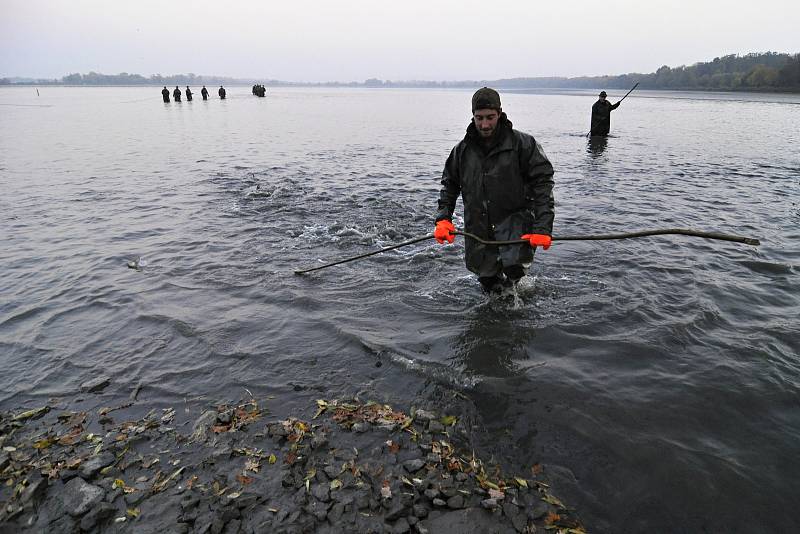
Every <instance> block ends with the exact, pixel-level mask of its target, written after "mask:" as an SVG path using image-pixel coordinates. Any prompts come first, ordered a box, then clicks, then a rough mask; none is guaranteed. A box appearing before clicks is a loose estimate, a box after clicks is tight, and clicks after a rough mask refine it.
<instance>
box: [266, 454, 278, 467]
mask: <svg viewBox="0 0 800 534" xmlns="http://www.w3.org/2000/svg"><path fill="white" fill-rule="evenodd" d="M267 461H268V462H269V463H270V465H272V464H274V463H275V462H277V461H278V458H277V457H276V456H275V455H274V454H270V455H269V458H267Z"/></svg>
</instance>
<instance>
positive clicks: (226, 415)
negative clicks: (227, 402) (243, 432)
mask: <svg viewBox="0 0 800 534" xmlns="http://www.w3.org/2000/svg"><path fill="white" fill-rule="evenodd" d="M232 418H233V414H232V413H231V411H230V410H228V411H225V412H220V413H218V414H217V421H219V422H220V424H222V425H227V424H229V423H230V422H231V419H232Z"/></svg>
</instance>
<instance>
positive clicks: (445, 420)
mask: <svg viewBox="0 0 800 534" xmlns="http://www.w3.org/2000/svg"><path fill="white" fill-rule="evenodd" d="M439 422H440V423H442V424H443V425H444V426H453V425H454V424H456V423H457V422H458V418H457V417H456V416H455V415H445V416H444V417H442V418H441V419H439Z"/></svg>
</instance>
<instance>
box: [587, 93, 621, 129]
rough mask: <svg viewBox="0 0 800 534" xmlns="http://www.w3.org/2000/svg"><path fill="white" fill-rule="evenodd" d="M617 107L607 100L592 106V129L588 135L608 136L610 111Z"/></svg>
mask: <svg viewBox="0 0 800 534" xmlns="http://www.w3.org/2000/svg"><path fill="white" fill-rule="evenodd" d="M618 107H619V102H617V103H616V104H612V103H611V102H609V101H608V100H602V99H600V100H598V101H597V102H595V103H594V105H593V106H592V128H591V130H590V132H589V135H608V132H609V130H611V111H612V110H615V109H617V108H618Z"/></svg>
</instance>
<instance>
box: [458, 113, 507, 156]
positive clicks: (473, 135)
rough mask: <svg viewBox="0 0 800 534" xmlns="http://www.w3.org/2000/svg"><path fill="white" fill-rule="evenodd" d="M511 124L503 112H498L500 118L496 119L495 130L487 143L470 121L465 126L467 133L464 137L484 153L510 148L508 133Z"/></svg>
mask: <svg viewBox="0 0 800 534" xmlns="http://www.w3.org/2000/svg"><path fill="white" fill-rule="evenodd" d="M513 126H514V125H513V124H512V123H511V121H510V120H509V119H508V116H507V115H506V114H505V112H502V113H500V119H499V120H498V121H497V130H496V131H495V132H494V135H493V136H492V138H491V140H490V142H489V143H488V144H487V143H484V142H483V138H482V137H481V134H480V133H478V129H477V128H475V123H474V122H472V121H470V123H469V126H467V134H466V135H465V136H464V139H465V140H466V141H468V142H469V143H471V144H473V145H474V146H475V147H477V148H478V149H480V150H481V151H483V153H484V154H491V153H493V152H499V151H501V150H507V149H510V148H511V144H512V143H511V135H510V134H511V129H512V128H513Z"/></svg>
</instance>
